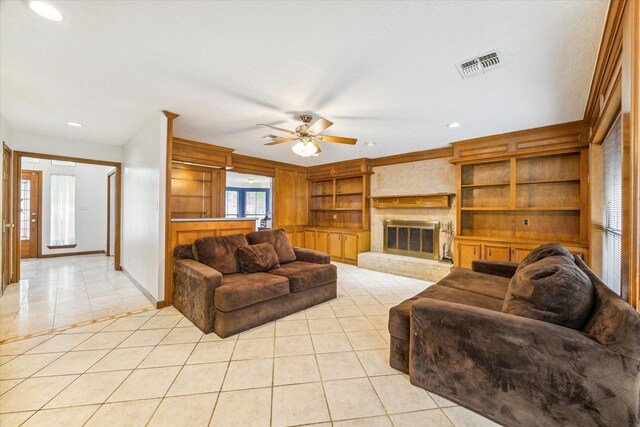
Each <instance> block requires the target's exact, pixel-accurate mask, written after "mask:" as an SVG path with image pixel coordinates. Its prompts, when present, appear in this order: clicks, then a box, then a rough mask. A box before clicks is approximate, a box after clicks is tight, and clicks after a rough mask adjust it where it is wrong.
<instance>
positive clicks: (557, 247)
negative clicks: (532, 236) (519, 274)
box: [516, 243, 573, 271]
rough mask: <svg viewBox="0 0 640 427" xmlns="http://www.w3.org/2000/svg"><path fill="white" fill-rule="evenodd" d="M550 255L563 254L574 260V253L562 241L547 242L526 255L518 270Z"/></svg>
mask: <svg viewBox="0 0 640 427" xmlns="http://www.w3.org/2000/svg"><path fill="white" fill-rule="evenodd" d="M550 256H563V257H566V258H567V259H568V260H569V261H571V262H573V255H572V254H571V252H569V251H568V250H566V249H565V248H564V246H562V245H561V244H560V243H545V244H542V245H540V246H538V247H537V248H535V249H533V250H531V252H529V253H528V254H527V256H526V257H524V259H523V260H522V261H521V262H520V265H518V268H517V269H516V271H520V270H522V269H523V268H525V267H526V266H528V265H531V264H533V263H534V262H538V261H540V260H541V259H545V258H546V257H550Z"/></svg>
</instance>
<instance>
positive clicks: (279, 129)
mask: <svg viewBox="0 0 640 427" xmlns="http://www.w3.org/2000/svg"><path fill="white" fill-rule="evenodd" d="M258 126H264V127H267V128H271V129H275V130H277V131H280V132H284V133H290V134H291V135H295V134H296V133H295V132H294V131H292V130H288V129H283V128H277V127H275V126H271V125H265V124H263V123H259V124H258Z"/></svg>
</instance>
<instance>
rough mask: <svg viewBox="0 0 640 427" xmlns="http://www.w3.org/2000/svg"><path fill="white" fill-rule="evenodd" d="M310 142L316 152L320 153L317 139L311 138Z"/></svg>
mask: <svg viewBox="0 0 640 427" xmlns="http://www.w3.org/2000/svg"><path fill="white" fill-rule="evenodd" d="M311 143H312V144H313V145H314V146H315V147H316V148H317V149H318V151H316V154H320V153H322V150H321V149H320V146H319V145H318V141H316V140H313V139H312V140H311Z"/></svg>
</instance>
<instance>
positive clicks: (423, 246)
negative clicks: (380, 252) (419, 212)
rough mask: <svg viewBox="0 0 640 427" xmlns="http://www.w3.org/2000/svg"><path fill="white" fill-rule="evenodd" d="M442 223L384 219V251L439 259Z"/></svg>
mask: <svg viewBox="0 0 640 427" xmlns="http://www.w3.org/2000/svg"><path fill="white" fill-rule="evenodd" d="M439 236H440V223H439V222H438V221H402V220H395V219H388V220H385V221H384V252H385V253H388V254H396V255H406V256H413V257H418V258H427V259H435V260H438V259H439V258H440V251H439Z"/></svg>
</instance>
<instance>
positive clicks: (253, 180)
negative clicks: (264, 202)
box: [247, 178, 256, 183]
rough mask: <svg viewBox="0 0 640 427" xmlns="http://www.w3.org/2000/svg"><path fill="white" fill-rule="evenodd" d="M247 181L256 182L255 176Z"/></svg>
mask: <svg viewBox="0 0 640 427" xmlns="http://www.w3.org/2000/svg"><path fill="white" fill-rule="evenodd" d="M247 181H249V182H252V183H253V182H256V180H255V178H248V179H247Z"/></svg>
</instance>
